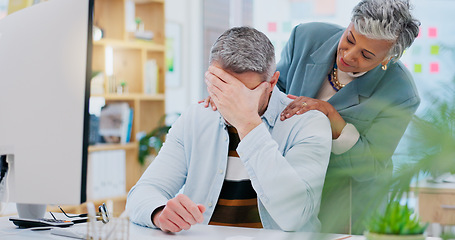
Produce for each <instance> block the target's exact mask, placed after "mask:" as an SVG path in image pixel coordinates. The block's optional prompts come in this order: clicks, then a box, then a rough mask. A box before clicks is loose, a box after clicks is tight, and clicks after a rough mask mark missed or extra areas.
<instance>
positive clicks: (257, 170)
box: [237, 111, 332, 231]
mask: <svg viewBox="0 0 455 240" xmlns="http://www.w3.org/2000/svg"><path fill="white" fill-rule="evenodd" d="M299 116H302V117H299V118H295V119H294V120H291V121H292V122H291V121H289V122H281V121H279V122H280V123H277V124H287V125H285V126H286V127H284V126H281V128H280V129H276V130H275V131H279V132H281V133H282V134H287V133H289V132H288V130H289V129H285V128H287V127H289V128H292V129H291V131H290V133H289V134H288V135H287V136H286V137H283V139H284V140H283V141H286V143H280V145H281V146H286V148H285V149H281V150H280V149H279V146H278V144H277V142H276V141H275V140H274V139H273V138H272V136H271V134H270V132H269V130H268V129H267V127H266V125H265V124H264V123H262V124H261V125H259V126H257V127H256V128H255V129H253V130H252V131H251V132H250V133H248V135H246V136H245V137H244V138H243V139H242V141H241V142H240V143H239V146H238V147H237V152H238V153H239V156H240V159H241V160H242V162H243V163H244V165H245V168H246V170H247V172H248V174H249V175H250V179H251V183H252V185H253V188H254V189H255V191H256V193H257V195H258V198H259V199H260V201H261V202H262V204H263V205H264V206H265V208H266V209H267V212H268V213H269V214H270V216H271V217H272V218H273V220H274V221H275V222H276V223H277V224H278V225H279V227H280V228H281V229H282V230H284V231H299V230H300V229H302V228H303V226H304V225H305V224H308V222H309V221H311V220H312V219H315V218H316V217H317V214H318V211H319V204H320V197H321V192H322V186H323V183H324V178H325V173H326V170H327V165H328V162H329V157H330V149H331V139H332V137H331V131H330V122H329V121H328V119H327V117H326V116H325V115H324V114H322V113H320V112H318V111H309V112H307V113H305V114H303V115H299ZM288 120H289V119H288ZM274 128H277V126H275V127H274ZM281 130H282V131H281ZM274 134H275V133H274ZM275 139H276V137H275Z"/></svg>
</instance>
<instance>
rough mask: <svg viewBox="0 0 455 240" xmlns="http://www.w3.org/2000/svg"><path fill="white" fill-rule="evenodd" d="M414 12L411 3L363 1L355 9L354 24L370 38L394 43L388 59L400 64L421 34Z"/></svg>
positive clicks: (401, 1)
mask: <svg viewBox="0 0 455 240" xmlns="http://www.w3.org/2000/svg"><path fill="white" fill-rule="evenodd" d="M410 10H411V6H410V3H409V1H408V0H362V1H361V2H360V3H358V4H357V6H355V7H354V9H353V10H352V17H351V22H352V23H354V28H355V30H356V31H357V32H359V33H360V34H362V35H365V36H366V37H368V38H371V39H381V40H390V41H394V42H395V43H394V44H393V45H392V47H391V48H390V51H389V53H388V55H387V57H386V58H389V57H393V58H394V60H395V61H398V59H399V58H400V57H401V56H402V55H403V51H404V50H405V49H407V48H408V47H409V46H411V44H412V43H413V42H414V39H415V38H416V37H417V35H418V34H419V26H420V22H419V21H418V20H417V19H414V18H413V17H412V15H411V13H410Z"/></svg>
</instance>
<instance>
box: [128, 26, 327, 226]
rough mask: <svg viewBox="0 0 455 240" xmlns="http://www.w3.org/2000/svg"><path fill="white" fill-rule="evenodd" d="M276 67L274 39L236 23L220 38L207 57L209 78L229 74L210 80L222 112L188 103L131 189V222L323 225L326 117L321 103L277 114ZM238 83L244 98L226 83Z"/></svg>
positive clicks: (280, 98) (281, 100) (283, 101)
mask: <svg viewBox="0 0 455 240" xmlns="http://www.w3.org/2000/svg"><path fill="white" fill-rule="evenodd" d="M275 66H276V65H275V56H274V48H273V45H272V44H271V43H270V41H269V39H268V38H267V37H266V36H265V35H264V34H263V33H261V32H259V31H257V30H255V29H253V28H249V27H237V28H232V29H230V30H227V31H226V32H224V33H223V34H222V35H221V36H220V37H219V38H218V39H217V40H216V42H215V43H214V45H213V46H212V49H211V55H210V69H211V72H213V73H214V74H215V75H212V74H210V73H208V72H207V73H206V78H213V77H217V76H221V75H223V74H225V72H227V73H230V74H232V75H233V76H235V78H234V77H231V78H228V81H225V82H223V85H222V86H213V85H210V84H209V85H208V91H209V93H210V96H211V97H212V99H213V101H214V102H215V104H216V106H217V108H218V111H213V110H212V109H209V108H205V107H204V106H203V105H202V104H200V105H193V106H191V107H190V108H189V109H188V110H187V111H186V112H185V113H184V114H183V115H182V116H181V117H180V118H179V119H178V120H177V121H176V122H175V123H174V125H173V126H172V128H171V130H170V132H169V134H168V136H167V139H166V142H165V144H164V146H163V148H162V149H161V151H160V152H159V154H158V156H157V157H156V159H155V160H154V161H153V162H152V164H151V165H150V166H149V167H148V169H147V170H146V171H145V173H144V174H143V175H142V177H141V179H140V180H139V181H138V182H137V184H136V185H135V186H134V187H133V188H132V189H131V191H130V192H129V194H128V200H127V209H128V211H129V214H130V219H131V220H132V221H133V222H135V223H137V224H140V225H144V226H149V227H157V228H160V229H162V230H163V231H169V232H179V231H181V230H182V229H185V230H188V229H189V228H190V227H191V225H194V224H196V223H204V224H216V225H226V226H242V227H264V228H269V229H282V230H284V231H318V230H319V226H320V223H319V220H318V218H317V216H318V212H319V205H320V198H321V191H322V186H323V182H324V177H325V173H326V170H327V165H328V162H329V156H330V149H331V142H332V134H331V131H330V123H329V120H328V119H327V117H326V116H325V115H324V114H322V113H321V112H318V111H309V112H307V113H305V114H302V115H297V116H294V117H292V118H290V119H288V120H286V121H280V113H281V112H282V111H283V109H284V108H285V107H286V106H287V105H288V104H289V103H290V102H291V100H290V99H288V98H287V97H286V95H285V94H284V93H282V92H280V91H279V90H278V89H277V88H275V84H276V83H277V80H278V76H279V72H276V68H275ZM216 75H217V76H216ZM222 79H226V78H225V77H224V76H223V78H222ZM239 84H242V86H244V87H243V91H248V92H249V99H248V101H245V100H241V99H238V98H239V97H240V96H245V95H246V94H241V95H240V94H237V93H236V92H232V91H229V90H230V89H229V87H230V85H231V86H232V85H237V86H238V85H239ZM237 101H239V102H249V104H248V105H239V104H236V103H237ZM179 191H181V192H182V194H179V195H177V193H178V192H179ZM196 203H198V204H196Z"/></svg>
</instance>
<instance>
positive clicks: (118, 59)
mask: <svg viewBox="0 0 455 240" xmlns="http://www.w3.org/2000/svg"><path fill="white" fill-rule="evenodd" d="M127 2H128V0H96V1H95V8H94V25H95V26H96V27H98V28H100V29H101V30H102V31H103V38H102V39H101V40H98V41H94V42H93V53H92V55H93V57H92V71H93V72H95V71H97V72H102V73H103V75H104V92H105V93H104V94H96V95H92V97H102V98H104V99H105V102H106V105H107V104H110V103H116V102H126V103H128V105H129V106H130V108H132V109H133V114H134V116H133V124H132V131H131V141H132V142H131V143H127V144H96V145H93V146H90V147H89V159H88V161H90V153H93V152H96V151H112V150H124V151H125V153H126V169H125V171H126V189H125V195H124V196H118V197H113V198H110V199H87V200H88V201H92V202H94V203H95V205H96V204H100V203H102V202H105V201H109V200H112V201H113V203H114V211H116V212H121V211H123V209H124V207H125V201H126V193H127V192H128V191H129V190H130V189H131V187H133V186H134V184H135V183H136V182H137V180H138V179H139V178H140V176H141V175H142V172H143V170H144V167H143V166H141V165H140V164H139V162H138V160H137V158H138V142H137V141H136V139H135V136H136V134H137V133H139V132H146V133H148V132H150V131H151V130H152V129H153V128H155V127H156V125H157V123H158V120H159V119H160V118H161V117H162V116H163V115H164V113H165V84H164V83H165V16H164V4H165V1H164V0H133V2H134V12H135V18H138V17H139V18H141V20H142V21H143V23H144V30H146V31H152V32H153V39H152V40H151V41H145V40H139V39H136V38H135V37H134V33H129V32H127V30H126V24H125V22H126V21H125V16H126V15H127V14H126V10H125V9H126V4H127ZM107 49H112V50H107ZM106 51H112V53H113V54H112V56H113V58H112V59H113V60H112V70H109V69H107V68H109V67H106V65H107V64H106V61H109V59H107V57H106ZM151 59H155V61H156V63H157V67H158V81H157V93H156V94H152V95H151V94H144V89H145V86H144V78H145V73H144V70H145V69H144V65H145V63H146V61H148V60H151ZM108 71H112V73H109V72H108ZM111 74H112V75H111ZM112 77H114V78H115V79H117V80H122V81H125V82H126V84H127V88H128V91H127V92H125V93H122V94H117V93H115V92H112V91H110V89H112V86H109V84H110V83H112V81H110V80H111V78H112ZM88 166H90V163H89V164H88ZM87 187H89V186H87ZM50 209H51V210H56V209H55V208H50ZM64 209H65V210H66V211H68V212H74V213H78V212H84V211H85V204H83V205H80V206H65V208H64Z"/></svg>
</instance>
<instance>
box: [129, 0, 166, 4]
mask: <svg viewBox="0 0 455 240" xmlns="http://www.w3.org/2000/svg"><path fill="white" fill-rule="evenodd" d="M133 1H134V2H135V3H139V4H141V3H164V0H133Z"/></svg>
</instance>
